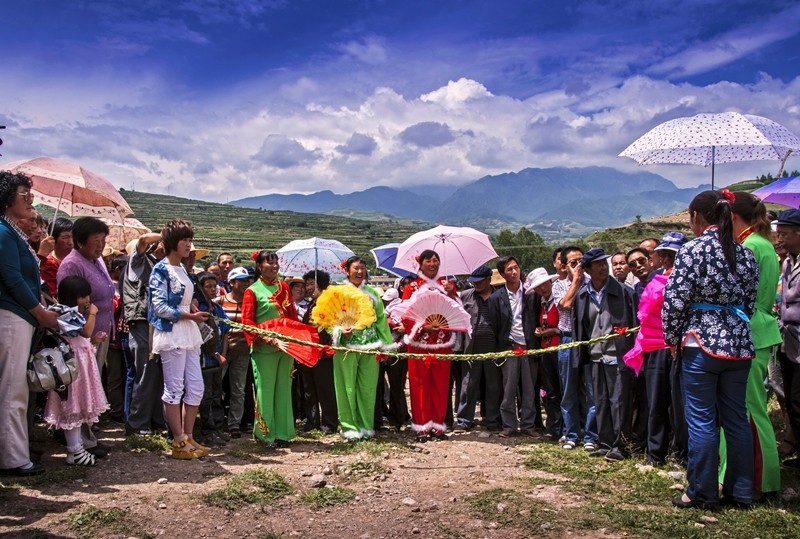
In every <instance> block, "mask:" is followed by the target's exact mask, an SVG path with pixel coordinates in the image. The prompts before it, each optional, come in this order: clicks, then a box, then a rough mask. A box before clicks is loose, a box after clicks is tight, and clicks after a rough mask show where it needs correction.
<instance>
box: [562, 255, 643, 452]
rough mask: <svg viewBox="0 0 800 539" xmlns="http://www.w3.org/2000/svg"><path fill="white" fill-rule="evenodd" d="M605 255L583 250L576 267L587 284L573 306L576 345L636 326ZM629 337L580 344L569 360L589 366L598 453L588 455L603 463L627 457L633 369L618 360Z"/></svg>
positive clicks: (627, 295) (627, 294) (628, 296)
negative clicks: (584, 275) (602, 460)
mask: <svg viewBox="0 0 800 539" xmlns="http://www.w3.org/2000/svg"><path fill="white" fill-rule="evenodd" d="M608 258H609V256H608V255H607V254H606V253H605V251H603V249H601V248H599V247H594V248H592V249H589V250H588V251H586V253H585V254H584V255H583V258H581V267H583V269H584V271H586V273H587V274H588V275H589V277H590V280H589V281H588V282H587V283H586V285H585V286H584V287H582V288H581V290H580V291H579V292H578V296H577V297H576V299H575V304H574V306H573V314H574V317H575V318H574V331H575V340H576V341H588V340H589V339H592V338H595V337H601V336H605V335H609V334H612V333H614V332H615V331H617V330H618V329H620V328H626V329H627V328H630V327H633V326H635V325H636V309H635V306H634V297H633V292H632V291H631V289H630V288H628V287H626V286H624V285H622V284H620V283H619V281H617V280H616V279H612V278H610V277H609V267H608ZM633 342H634V337H633V336H632V335H620V336H618V337H616V338H613V339H609V340H605V341H601V342H597V343H593V344H590V345H582V346H579V347H578V348H577V351H576V353H575V355H574V356H573V358H574V360H575V361H576V362H578V364H579V365H581V364H584V363H587V362H588V363H590V364H591V372H592V385H593V388H594V402H595V407H596V412H597V430H598V432H599V435H600V436H599V442H600V448H599V449H598V450H597V451H595V452H594V453H593V455H595V456H605V457H606V459H608V460H623V459H625V458H627V457H628V456H630V453H629V451H630V450H629V447H628V445H629V444H630V442H631V381H632V379H633V370H632V369H630V368H629V367H628V366H627V365H625V362H624V361H623V360H622V357H623V356H624V355H625V353H626V352H627V351H628V350H630V348H631V347H632V346H633Z"/></svg>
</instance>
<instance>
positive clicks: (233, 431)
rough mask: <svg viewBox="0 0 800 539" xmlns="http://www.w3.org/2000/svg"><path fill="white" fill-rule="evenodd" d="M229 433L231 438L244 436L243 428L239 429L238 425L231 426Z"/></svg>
mask: <svg viewBox="0 0 800 539" xmlns="http://www.w3.org/2000/svg"><path fill="white" fill-rule="evenodd" d="M228 434H230V435H231V438H241V437H242V431H241V429H237V428H236V427H231V428H230V429H229V430H228Z"/></svg>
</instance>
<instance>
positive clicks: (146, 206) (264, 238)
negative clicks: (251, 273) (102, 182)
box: [120, 189, 431, 261]
mask: <svg viewBox="0 0 800 539" xmlns="http://www.w3.org/2000/svg"><path fill="white" fill-rule="evenodd" d="M120 193H121V194H122V196H123V197H124V198H125V200H126V201H128V204H130V206H131V208H132V209H133V211H134V217H136V218H137V219H139V220H140V221H141V222H142V223H144V224H145V225H146V226H148V227H149V228H151V229H153V230H160V228H161V226H162V225H163V224H164V223H165V222H166V221H168V220H169V219H172V218H173V217H180V218H183V219H188V220H189V221H191V222H192V224H193V225H194V227H195V238H194V243H195V245H197V247H203V248H206V249H210V250H211V255H212V256H214V255H216V254H217V253H220V252H222V251H228V252H231V253H233V254H234V258H235V259H237V260H242V261H244V260H246V259H248V258H249V256H250V253H251V252H252V251H254V250H256V249H278V248H280V247H282V246H283V245H285V244H286V243H288V242H290V241H291V240H295V239H301V238H310V237H313V236H318V237H321V238H328V239H335V240H339V241H341V242H342V243H344V244H345V245H347V246H348V247H350V248H351V249H352V250H353V251H355V252H356V253H357V254H359V255H361V256H363V257H365V258H367V259H368V260H372V256H371V255H370V253H369V250H370V249H372V248H373V247H377V246H378V245H382V244H384V243H389V242H396V241H403V240H405V239H406V238H407V237H408V236H410V235H411V234H414V233H415V232H418V231H420V230H424V229H426V228H430V226H431V225H429V224H427V223H423V222H421V221H419V222H416V221H415V222H410V221H408V220H403V222H402V223H401V222H397V221H393V220H388V221H383V220H380V221H379V220H374V221H361V220H357V219H348V218H346V217H337V216H333V215H320V214H310V213H294V212H288V211H271V210H259V209H250V208H241V207H236V206H229V205H227V204H216V203H213V202H204V201H199V200H190V199H186V198H179V197H174V196H167V195H154V194H149V193H141V192H138V191H126V190H122V189H121V190H120Z"/></svg>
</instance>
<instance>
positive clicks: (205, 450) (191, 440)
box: [186, 436, 211, 457]
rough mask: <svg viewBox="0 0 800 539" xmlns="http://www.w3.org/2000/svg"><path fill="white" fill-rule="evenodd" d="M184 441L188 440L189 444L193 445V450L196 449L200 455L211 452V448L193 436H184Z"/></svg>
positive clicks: (203, 455)
mask: <svg viewBox="0 0 800 539" xmlns="http://www.w3.org/2000/svg"><path fill="white" fill-rule="evenodd" d="M186 441H187V442H189V443H190V444H191V445H193V446H194V448H195V450H196V451H198V452H199V453H200V454H201V455H200V456H202V457H205V456H206V455H208V454H210V453H211V448H209V447H206V446H204V445H203V444H201V443H200V442H197V441H195V439H194V437H193V436H189V437H188V438H186Z"/></svg>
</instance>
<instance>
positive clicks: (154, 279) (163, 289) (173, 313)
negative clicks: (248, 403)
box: [147, 258, 186, 331]
mask: <svg viewBox="0 0 800 539" xmlns="http://www.w3.org/2000/svg"><path fill="white" fill-rule="evenodd" d="M167 264H169V262H168V261H167V259H166V258H162V259H161V260H159V261H158V263H156V265H155V266H153V271H152V273H151V274H150V281H149V283H148V287H147V296H148V297H147V321H148V322H149V323H150V324H151V325H152V326H153V327H154V328H156V329H159V330H161V331H172V324H174V323H175V322H177V321H178V320H180V318H181V310H180V309H179V308H178V305H179V304H180V302H181V299H182V298H183V293H184V291H185V289H186V287H185V286H184V285H183V283H181V282H180V281H179V280H177V279H176V278H172V279H171V278H170V273H169V269H168V268H167ZM182 266H183V265H181V267H182Z"/></svg>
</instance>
